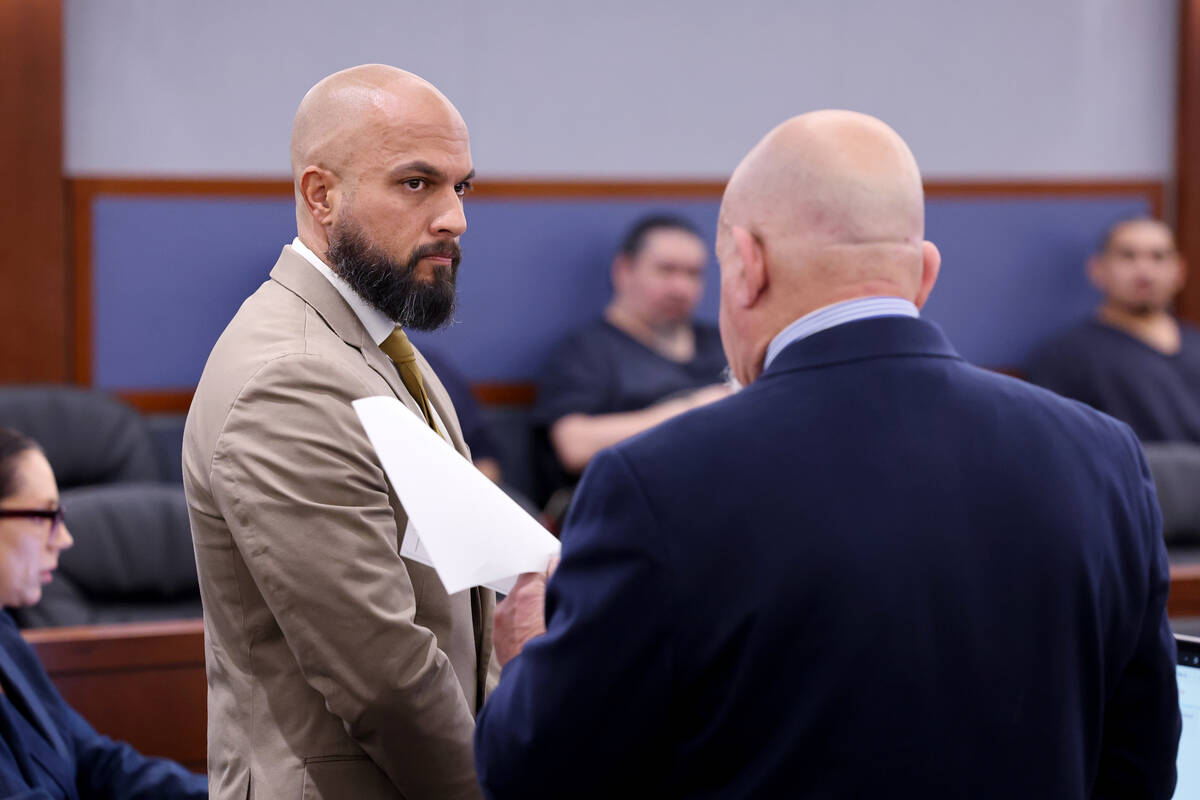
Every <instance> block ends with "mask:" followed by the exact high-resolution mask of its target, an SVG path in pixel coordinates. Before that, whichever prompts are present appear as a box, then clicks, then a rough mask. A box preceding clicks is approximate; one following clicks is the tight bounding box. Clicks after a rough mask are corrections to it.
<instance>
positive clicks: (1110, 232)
mask: <svg viewBox="0 0 1200 800" xmlns="http://www.w3.org/2000/svg"><path fill="white" fill-rule="evenodd" d="M1135 222H1154V223H1156V224H1158V225H1162V226H1163V227H1164V228H1166V229H1167V230H1169V231H1171V226H1170V225H1168V224H1167V223H1165V222H1163V221H1162V220H1161V219H1158V218H1157V217H1154V216H1152V215H1150V214H1130V215H1129V216H1125V217H1119V218H1117V219H1116V220H1114V221H1113V223H1112V224H1111V225H1109V226H1108V227H1107V228H1105V229H1104V236H1102V237H1101V239H1100V249H1099V250H1097V251H1096V252H1097V253H1107V252H1108V248H1109V247H1111V246H1112V240H1113V237H1114V236H1116V234H1117V231H1118V230H1120V229H1121V228H1123V227H1125V226H1126V225H1132V224H1133V223H1135ZM1171 235H1172V236H1174V235H1175V231H1171Z"/></svg>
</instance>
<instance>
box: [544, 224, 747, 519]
mask: <svg viewBox="0 0 1200 800" xmlns="http://www.w3.org/2000/svg"><path fill="white" fill-rule="evenodd" d="M708 257H709V252H708V247H707V246H706V245H705V243H704V240H703V239H702V238H701V236H700V233H699V231H698V230H697V229H696V227H695V226H694V225H692V223H691V222H689V221H688V220H686V219H684V218H683V217H678V216H672V215H665V214H658V215H652V216H648V217H643V218H642V219H641V220H639V221H638V222H636V223H635V224H634V225H633V226H632V227H631V228H630V230H629V232H628V233H627V234H626V236H625V239H624V240H623V241H622V243H621V247H620V251H619V252H618V253H617V256H616V258H615V259H614V260H613V265H612V283H613V296H612V300H611V301H610V302H609V304H608V306H607V307H606V308H605V310H604V314H603V316H601V317H600V318H598V319H595V320H593V321H591V322H589V323H588V324H586V325H584V326H583V327H582V328H579V329H578V330H576V331H575V332H573V333H572V334H570V335H569V336H568V337H567V338H566V339H565V340H564V341H563V342H562V343H561V344H560V345H559V347H558V348H557V349H556V350H555V352H554V353H553V355H552V356H551V358H550V360H549V362H548V363H547V365H546V368H545V371H544V372H543V374H542V377H541V380H540V381H539V382H538V390H537V392H538V394H537V406H536V408H535V409H534V425H535V427H536V428H537V429H538V430H539V431H540V432H541V433H542V434H543V435H544V436H545V437H546V438H547V439H548V442H549V445H550V449H551V451H552V453H553V457H554V460H555V461H556V462H557V463H556V465H553V466H551V467H548V468H545V467H544V468H543V470H542V471H543V473H544V475H543V477H544V478H545V479H546V482H547V483H548V484H550V485H549V486H548V487H547V488H549V489H556V488H559V487H561V486H564V485H568V486H569V485H572V484H574V483H575V481H577V480H578V478H579V475H580V473H582V472H583V469H584V467H586V466H587V464H588V462H589V461H590V460H591V458H592V456H593V455H595V454H596V453H597V452H598V451H599V450H602V449H603V448H605V447H608V446H610V445H613V444H616V443H617V442H620V441H622V440H624V439H627V438H629V437H630V436H633V435H635V434H638V433H641V432H642V431H644V430H647V429H648V428H652V427H654V426H655V425H657V424H658V423H660V422H663V421H664V420H667V419H670V418H671V417H673V416H676V415H677V414H681V413H683V412H684V411H688V410H690V409H692V408H696V407H698V406H702V405H704V404H706V403H709V402H711V401H713V400H715V399H719V398H721V397H724V396H725V395H726V394H727V393H728V390H727V389H726V388H725V387H724V386H723V385H722V384H721V373H722V371H723V370H724V368H725V354H724V352H723V351H722V349H721V338H720V334H719V333H718V332H717V328H716V326H715V325H711V324H707V323H703V322H698V321H697V320H695V319H694V315H695V312H696V307H697V306H698V305H699V304H700V300H701V298H702V296H703V294H704V268H705V265H706V263H707V261H708ZM547 473H556V474H553V475H548V474H547ZM560 505H561V504H560Z"/></svg>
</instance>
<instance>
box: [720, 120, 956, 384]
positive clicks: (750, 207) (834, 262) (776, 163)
mask: <svg viewBox="0 0 1200 800" xmlns="http://www.w3.org/2000/svg"><path fill="white" fill-rule="evenodd" d="M924 236H925V197H924V191H923V189H922V185H921V173H920V171H919V170H918V169H917V162H916V159H915V158H913V154H912V151H910V150H909V149H908V145H906V144H905V143H904V140H903V139H901V138H900V136H899V135H898V134H897V133H896V132H895V131H894V130H892V129H891V128H889V127H888V126H887V125H885V124H884V123H883V122H881V121H880V120H878V119H875V118H874V117H871V116H868V115H866V114H859V113H856V112H853V111H834V110H829V111H814V112H811V113H808V114H801V115H800V116H797V117H792V118H791V119H789V120H787V121H786V122H784V123H782V124H781V125H778V126H777V127H775V128H774V129H773V130H772V131H770V132H769V133H768V134H767V135H766V136H765V137H763V139H762V141H760V142H759V143H758V144H757V145H755V146H754V148H753V149H752V150H751V151H750V152H749V153H748V154H747V155H746V157H745V158H744V159H743V160H742V163H741V164H739V165H738V167H737V169H736V170H734V173H733V175H732V176H731V177H730V179H729V184H728V185H727V186H726V188H725V195H724V198H723V199H722V202H721V214H720V219H719V220H718V226H717V256H718V258H719V259H720V261H721V283H722V292H721V331H722V339H723V340H724V341H725V349H726V354H727V356H728V358H729V362H730V365H731V366H732V367H733V369H734V374H735V375H736V376H737V378H738V380H740V381H741V382H743V383H747V382H749V380H753V379H754V378H755V377H756V376H757V375H758V372H759V371H760V370H761V367H762V363H763V354H764V353H765V351H766V347H767V344H768V343H769V342H770V340H771V339H772V338H773V337H774V336H775V335H776V334H777V333H779V331H781V330H782V329H783V328H784V327H786V326H787V325H789V324H790V323H791V322H793V321H794V320H796V319H798V318H799V317H801V316H803V315H804V314H807V313H809V312H811V311H815V310H816V309H818V308H822V307H824V306H828V305H832V304H834V303H839V302H843V301H846V300H852V299H855V298H859V297H877V296H886V297H898V298H901V299H906V300H909V301H911V302H912V303H913V304H914V305H916V306H917V307H918V308H919V307H920V306H921V305H923V304H924V302H925V299H926V298H927V297H928V295H929V292H930V290H932V288H933V283H934V281H935V280H936V278H937V272H938V268H939V265H940V263H941V257H940V255H939V254H938V252H937V248H936V247H934V246H933V244H931V243H930V242H926V241H924Z"/></svg>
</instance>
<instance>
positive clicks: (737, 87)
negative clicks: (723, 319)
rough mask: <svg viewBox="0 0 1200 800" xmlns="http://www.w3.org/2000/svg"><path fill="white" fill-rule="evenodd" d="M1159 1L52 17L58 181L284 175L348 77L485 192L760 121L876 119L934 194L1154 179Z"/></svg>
mask: <svg viewBox="0 0 1200 800" xmlns="http://www.w3.org/2000/svg"><path fill="white" fill-rule="evenodd" d="M1176 17H1177V3H1176V2H1175V0H905V1H904V2H900V1H898V0H805V1H803V2H801V1H800V0H696V1H695V2H684V1H683V0H677V2H667V0H605V1H604V2H595V0H510V1H509V2H499V0H432V2H430V1H429V0H427V1H426V2H420V3H418V2H410V1H409V0H342V1H341V2H331V0H205V2H196V1H195V0H66V24H65V29H66V30H65V36H66V46H65V51H66V128H67V130H66V146H65V160H66V165H65V166H66V171H67V173H68V174H69V175H73V176H80V175H88V174H117V175H222V176H225V175H228V176H282V175H285V174H286V172H287V152H286V151H287V137H288V129H289V125H290V122H291V115H292V113H293V111H294V110H295V107H296V104H297V103H298V102H299V100H300V97H301V96H302V95H303V94H304V92H305V90H306V89H307V88H308V87H309V86H310V85H311V84H312V83H314V82H315V81H316V80H318V79H320V78H321V77H322V76H324V75H326V74H328V73H329V72H332V71H334V70H336V69H340V68H342V67H346V66H350V65H352V64H356V63H362V62H368V61H382V62H386V63H391V64H395V65H397V66H402V67H405V68H407V69H411V70H413V71H415V72H417V73H419V74H421V75H423V76H425V77H426V78H428V79H430V80H431V81H433V82H434V83H435V84H437V85H438V86H439V87H440V88H441V89H442V90H443V91H444V92H445V93H446V94H447V95H448V96H449V97H450V98H451V100H453V101H454V102H455V103H456V104H457V105H458V107H459V109H460V110H461V111H462V113H463V115H464V116H465V117H466V119H467V122H468V124H469V125H470V127H471V134H472V146H473V154H474V157H475V162H476V166H477V167H478V168H479V171H480V173H481V175H482V176H484V177H486V176H506V177H553V176H594V177H604V176H611V177H622V178H631V177H693V178H720V177H723V176H725V175H727V174H728V172H729V170H730V169H731V168H732V167H733V166H734V165H735V164H736V163H737V161H738V160H739V159H740V158H741V156H742V155H743V154H744V153H745V151H746V150H747V149H749V147H750V146H751V145H753V143H754V142H755V141H756V140H757V139H758V138H759V137H760V136H761V135H762V134H763V133H765V132H766V130H767V129H769V128H770V127H771V126H773V125H774V124H775V123H777V122H779V121H781V120H782V119H784V118H786V117H787V116H790V115H792V114H795V113H798V112H801V111H805V110H809V109H813V108H820V107H829V106H835V107H845V108H853V109H857V110H862V111H867V112H870V113H873V114H876V115H878V116H880V117H882V118H883V119H884V120H886V121H887V122H889V123H891V124H892V125H893V126H894V127H896V128H897V129H898V130H899V131H900V133H901V134H902V135H903V136H905V138H907V139H908V141H909V143H910V144H911V145H912V147H913V149H914V151H915V152H916V154H917V158H918V160H919V161H920V162H921V165H922V167H923V170H924V172H925V174H926V175H927V176H930V177H934V178H954V177H967V178H1004V177H1029V178H1038V177H1042V178H1085V179H1105V178H1114V179H1115V178H1165V177H1167V176H1169V175H1170V174H1171V172H1172V169H1173V166H1172V165H1173V161H1174V158H1173V148H1174V143H1173V133H1174V126H1175V83H1176V77H1175V71H1176V67H1175V64H1176V48H1177V42H1176V39H1177V32H1176V26H1177V19H1176Z"/></svg>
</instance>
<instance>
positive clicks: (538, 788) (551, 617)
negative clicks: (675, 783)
mask: <svg viewBox="0 0 1200 800" xmlns="http://www.w3.org/2000/svg"><path fill="white" fill-rule="evenodd" d="M641 485H642V482H641V481H639V480H637V479H636V478H635V476H634V475H633V473H632V472H631V469H630V467H629V465H628V464H627V463H626V461H625V460H624V459H623V458H622V457H621V455H620V453H619V452H618V451H613V450H609V451H605V452H603V453H601V454H600V455H599V456H597V457H596V458H595V459H594V460H593V461H592V463H591V465H590V466H589V467H588V470H587V472H586V473H585V475H584V479H583V482H582V484H581V486H580V492H579V493H578V494H577V495H576V497H577V499H578V505H577V506H576V507H575V508H573V509H572V512H571V516H570V518H569V519H568V521H567V526H566V530H565V532H564V535H563V553H562V561H561V563H560V565H559V567H558V570H557V571H556V572H555V574H554V576H553V577H552V578H551V580H550V583H549V586H548V587H547V596H546V617H547V631H546V634H545V635H544V636H541V637H538V638H536V639H533V640H531V641H530V642H529V643H528V644H527V645H526V646H525V648H524V650H523V651H522V653H521V654H520V655H519V656H517V657H516V658H515V659H513V660H512V661H511V662H509V663H508V664H507V665H506V666H505V668H504V672H503V674H502V675H501V678H500V684H499V686H498V687H497V688H496V690H495V691H494V692H493V693H492V695H491V697H490V698H489V699H488V701H487V703H486V704H485V705H484V707H483V710H482V712H481V713H480V715H479V720H478V727H477V729H476V733H475V761H476V767H477V769H478V772H479V779H480V783H481V784H482V785H483V789H484V793H485V794H486V795H487V796H488V797H490V798H542V797H545V798H550V797H554V798H561V797H564V796H568V795H569V796H571V797H592V796H614V797H615V796H655V791H654V790H655V788H656V787H648V786H645V785H644V784H643V783H639V781H640V780H641V776H644V775H647V774H651V775H653V774H661V773H662V772H663V770H662V763H663V761H662V760H665V759H670V758H671V750H670V749H668V746H667V745H666V744H665V743H666V741H667V735H666V731H667V728H668V725H669V719H670V712H669V704H670V697H671V671H672V648H671V637H670V630H669V628H668V626H667V621H668V620H669V619H671V617H672V614H674V613H678V609H677V608H676V607H675V605H676V602H677V601H676V598H674V597H673V596H672V593H671V591H670V586H671V581H670V578H669V576H668V575H667V574H666V569H665V567H664V559H663V557H662V549H663V542H662V540H661V538H660V537H661V532H660V530H659V528H658V526H657V525H656V523H655V519H654V514H653V512H652V510H651V508H650V506H649V503H648V502H647V499H646V496H645V495H644V493H643V490H642V488H641ZM629 709H636V715H631V714H630V713H628V710H629ZM651 762H655V763H656V766H655V767H654V768H653V769H650V768H647V765H648V764H649V763H651ZM614 792H615V794H614ZM564 793H565V794H564Z"/></svg>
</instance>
